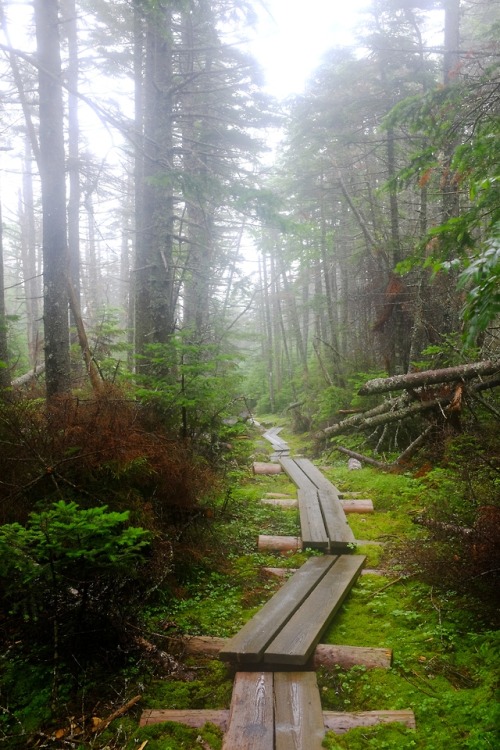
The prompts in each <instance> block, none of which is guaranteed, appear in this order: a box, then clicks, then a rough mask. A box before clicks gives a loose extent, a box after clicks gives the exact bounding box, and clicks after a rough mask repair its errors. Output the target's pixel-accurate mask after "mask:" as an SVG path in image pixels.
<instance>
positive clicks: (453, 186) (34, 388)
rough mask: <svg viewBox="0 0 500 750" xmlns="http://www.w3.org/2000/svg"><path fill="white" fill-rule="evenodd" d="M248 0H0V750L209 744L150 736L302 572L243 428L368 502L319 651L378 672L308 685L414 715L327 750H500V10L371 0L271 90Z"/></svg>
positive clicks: (353, 672)
mask: <svg viewBox="0 0 500 750" xmlns="http://www.w3.org/2000/svg"><path fill="white" fill-rule="evenodd" d="M269 2H270V6H271V5H272V0H269ZM265 5H266V3H260V2H255V1H254V0H217V2H209V0H182V1H179V2H177V1H176V0H133V1H131V0H114V1H113V2H103V1H102V0H33V2H24V0H0V53H1V54H0V72H1V75H0V105H1V122H2V142H1V144H0V152H1V164H0V167H1V171H2V181H1V194H0V203H1V205H0V209H1V211H0V745H2V747H5V748H6V750H42V749H43V750H45V748H47V749H49V750H51V749H52V748H53V749H54V750H145V749H146V750H181V748H182V749H183V750H186V749H187V750H195V749H196V750H197V749H198V748H203V750H220V748H221V746H222V736H221V731H220V729H219V728H218V727H216V726H205V727H203V728H201V729H196V730H194V729H192V728H191V729H190V728H188V727H186V726H182V725H179V724H172V723H168V724H159V725H156V726H149V727H142V726H140V725H139V722H140V716H141V713H142V711H143V710H147V709H154V708H179V709H187V708H192V709H197V708H200V709H201V708H203V709H227V708H228V706H229V703H230V698H231V687H232V675H231V674H230V672H229V670H228V668H227V667H226V666H225V665H224V664H223V663H222V662H221V661H219V660H218V659H217V658H216V657H215V656H214V655H212V656H210V655H207V654H202V653H197V654H192V653H190V651H189V643H190V639H192V638H193V637H194V636H213V637H217V638H227V637H229V636H231V635H232V634H234V633H235V632H236V631H238V629H239V628H240V627H241V626H242V624H243V623H244V622H246V621H247V620H248V619H249V618H250V617H251V616H252V615H253V613H255V612H256V611H257V610H258V609H259V608H260V607H261V606H262V605H263V603H264V602H265V601H266V600H268V599H269V597H271V596H272V594H273V593H274V592H275V591H276V589H277V587H278V586H279V581H278V580H277V579H276V578H273V577H269V575H268V574H266V572H265V571H264V569H265V568H276V567H285V568H287V569H292V568H295V567H297V566H299V565H301V564H302V563H303V562H305V561H306V559H307V558H308V557H309V556H311V555H313V554H315V553H314V552H313V551H311V550H305V551H301V552H296V553H293V554H283V555H279V554H270V553H269V554H267V553H263V552H259V551H258V549H257V537H258V535H259V534H263V533H264V534H265V533H267V534H269V535H294V536H296V535H297V534H298V528H299V525H298V517H297V511H296V510H293V509H291V510H290V509H289V510H283V509H280V508H277V507H273V506H270V505H268V504H262V503H261V502H260V500H261V498H262V497H263V495H264V494H266V493H282V494H286V495H288V494H290V495H293V494H294V487H293V486H292V485H290V484H289V483H288V482H287V480H286V479H285V478H284V476H283V475H276V476H271V477H263V476H256V475H254V474H253V473H252V470H251V467H252V464H253V463H254V462H255V461H264V462H266V461H268V459H269V457H270V450H269V446H268V445H267V444H266V443H265V442H263V440H262V437H261V434H260V432H259V430H258V429H257V427H256V425H255V421H254V420H255V419H256V420H258V421H259V422H261V423H262V424H263V425H275V426H278V425H279V426H281V427H283V428H284V430H283V434H284V436H285V438H286V440H287V441H288V442H289V444H290V447H291V450H292V453H294V454H300V453H303V454H305V455H307V456H308V457H309V458H311V460H313V461H314V462H315V463H316V464H317V465H318V466H320V467H322V470H323V471H324V472H325V474H326V476H327V477H328V478H329V479H330V480H331V482H332V483H333V484H334V485H336V486H337V487H338V488H339V489H340V490H341V491H345V492H352V493H361V495H360V496H364V497H367V498H370V499H372V500H373V503H374V506H375V513H373V514H357V515H353V516H351V519H350V521H351V525H352V527H353V531H354V534H355V537H356V538H357V539H358V540H359V539H361V540H365V541H372V542H377V544H366V545H361V547H360V549H359V551H360V553H362V554H366V555H367V558H368V561H367V567H368V568H370V569H374V570H376V571H378V572H377V574H373V573H372V574H369V575H364V576H362V577H360V579H359V581H358V582H357V584H356V586H355V587H354V589H353V591H352V593H351V594H350V596H349V597H348V598H347V599H346V601H345V603H344V605H343V607H342V609H341V611H340V612H339V614H338V616H337V617H336V619H335V620H334V621H333V624H332V625H331V627H330V629H329V630H328V632H327V633H326V635H325V638H326V640H327V642H328V643H337V644H345V645H352V646H374V647H375V646H376V647H386V648H388V649H392V650H393V653H394V661H393V665H392V667H391V668H390V669H380V668H377V669H362V668H359V667H356V668H352V669H344V668H340V667H339V668H328V669H327V668H324V669H323V668H322V669H320V670H319V673H318V676H319V680H320V689H321V696H322V700H323V706H324V709H325V710H328V711H368V710H398V709H411V710H413V711H414V713H415V716H416V722H417V729H416V730H411V729H408V728H405V727H403V726H402V725H396V724H391V725H387V726H381V727H372V728H369V727H364V728H358V729H354V730H352V731H350V732H348V733H347V734H345V735H343V736H340V735H339V736H336V735H334V734H333V733H331V732H330V733H328V734H327V736H326V738H325V748H329V749H330V750H338V749H339V748H346V749H348V750H358V748H359V749H360V750H362V749H364V748H380V750H382V749H383V748H389V749H390V748H394V750H396V748H397V749H398V750H401V749H403V750H405V749H406V748H408V750H409V749H410V748H418V749H420V750H449V749H450V748H465V749H467V750H490V749H493V748H497V747H498V746H500V737H499V736H498V734H497V728H498V726H500V714H499V710H498V705H499V704H498V701H496V698H497V697H498V687H499V685H498V674H499V673H500V669H499V667H500V664H499V655H500V642H499V636H498V633H499V630H498V625H499V618H498V612H499V609H498V605H499V600H498V591H499V586H498V583H499V577H500V549H499V548H500V523H499V521H500V431H499V424H500V397H499V396H500V375H499V373H500V369H499V363H500V177H499V172H498V165H499V164H500V43H499V40H500V33H499V31H500V4H499V3H494V2H491V1H490V0H367V2H366V8H365V9H364V10H363V11H362V12H361V11H360V12H359V16H358V21H359V24H358V26H357V31H356V33H354V31H353V35H352V38H351V41H350V42H349V44H345V45H339V44H336V45H335V46H332V47H331V48H329V49H327V50H326V51H325V53H324V55H323V56H322V57H321V60H320V61H319V62H318V64H317V66H316V68H315V69H314V70H313V71H312V72H311V75H310V76H309V79H308V80H307V81H306V82H305V83H304V86H303V88H302V89H301V90H300V91H299V90H297V91H296V92H295V93H294V94H293V95H291V96H289V97H286V98H284V99H278V98H276V97H274V96H272V95H271V94H270V93H269V90H268V88H267V87H266V84H265V79H264V71H263V70H262V69H261V67H260V65H259V64H258V62H257V60H256V59H255V58H254V57H253V56H252V54H251V53H250V49H251V43H252V40H254V41H258V40H259V38H260V37H259V35H260V33H261V23H262V18H261V16H260V14H261V13H263V14H264V15H265V16H266V18H267V16H268V15H269V16H272V13H270V14H268V12H267V10H266V9H265V7H264V6H265ZM300 5H301V4H297V3H295V4H293V3H289V4H288V5H287V14H288V12H290V13H291V12H292V9H293V10H294V11H295V10H296V7H295V6H297V8H298V7H299V6H300ZM319 5H323V6H324V7H325V8H326V7H327V6H328V8H329V9H330V8H334V9H336V10H337V9H338V12H340V11H341V10H342V9H343V7H344V6H343V4H341V3H330V4H328V3H319ZM344 5H345V4H344ZM288 6H289V7H288ZM346 7H347V6H346ZM309 11H310V9H309V8H308V7H305V8H304V10H303V11H302V8H300V12H304V13H309ZM318 24H319V22H318ZM315 39H316V38H315ZM309 41H310V40H309ZM297 49H302V46H299V47H297ZM349 462H350V463H351V465H354V466H356V467H357V469H355V470H349V469H348V468H347V467H348V464H349ZM328 562H329V561H328ZM235 750H236V749H235Z"/></svg>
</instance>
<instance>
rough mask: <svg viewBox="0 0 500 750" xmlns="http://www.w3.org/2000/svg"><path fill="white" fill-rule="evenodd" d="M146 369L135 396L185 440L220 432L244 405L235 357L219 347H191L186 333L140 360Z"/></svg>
mask: <svg viewBox="0 0 500 750" xmlns="http://www.w3.org/2000/svg"><path fill="white" fill-rule="evenodd" d="M143 360H144V361H146V360H147V363H148V372H147V374H146V375H139V376H138V377H137V381H138V383H139V387H138V389H137V391H136V393H137V396H138V397H139V398H140V399H141V400H142V401H143V402H144V403H147V404H151V405H153V406H154V407H155V409H157V410H158V412H159V413H161V414H162V415H163V418H164V419H165V420H166V422H167V424H168V425H169V426H171V427H172V428H173V429H177V430H179V431H181V433H182V435H183V437H190V438H194V439H195V440H198V441H199V440H200V439H202V436H203V435H204V434H205V433H206V434H208V435H210V434H212V433H214V432H216V431H217V430H218V428H219V427H220V425H221V421H222V419H223V418H224V417H228V416H232V414H233V413H234V409H235V408H236V409H237V408H238V406H235V404H237V405H239V406H240V410H241V405H242V404H243V401H242V400H240V389H241V376H240V374H239V373H238V369H237V359H236V357H235V356H232V355H229V354H226V353H224V352H222V351H221V350H220V347H219V346H218V345H217V344H203V345H201V344H193V343H191V342H190V341H189V333H186V332H183V333H182V334H180V335H179V336H178V337H176V338H173V339H172V340H171V341H170V343H169V344H166V345H159V344H157V345H154V346H150V347H148V352H147V355H146V356H145V357H143V358H139V360H138V365H139V369H140V366H141V361H143Z"/></svg>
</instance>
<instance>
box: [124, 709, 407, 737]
mask: <svg viewBox="0 0 500 750" xmlns="http://www.w3.org/2000/svg"><path fill="white" fill-rule="evenodd" d="M164 721H174V722H177V723H179V724H185V725H186V726H188V727H192V728H193V729H201V728H202V727H203V726H205V724H206V723H207V722H210V723H211V724H215V726H217V727H219V729H222V731H223V732H225V731H226V730H227V727H228V721H229V709H226V708H222V709H219V710H217V709H215V710H212V709H181V708H151V709H148V710H147V711H143V713H142V716H141V718H140V721H139V726H141V727H146V726H150V725H151V724H161V723H163V722H164ZM323 721H324V724H325V729H326V730H327V731H330V732H334V733H335V734H345V733H346V732H348V731H349V730H350V729H355V728H356V727H374V726H377V724H390V723H392V722H397V723H400V724H405V725H406V726H407V727H409V728H410V729H415V728H416V724H415V715H414V713H413V711H411V710H405V709H403V710H399V711H356V712H351V713H346V712H344V711H323Z"/></svg>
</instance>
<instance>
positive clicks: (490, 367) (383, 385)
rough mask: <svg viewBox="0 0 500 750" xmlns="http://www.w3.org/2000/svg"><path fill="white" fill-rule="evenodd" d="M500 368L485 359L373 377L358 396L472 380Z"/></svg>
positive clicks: (497, 363)
mask: <svg viewBox="0 0 500 750" xmlns="http://www.w3.org/2000/svg"><path fill="white" fill-rule="evenodd" d="M499 369H500V362H494V361H493V360H490V359H488V360H485V361H483V362H471V363H469V364H466V365H459V366H458V367H446V368H443V369H441V370H424V371H423V372H410V373H407V374H406V375H392V376H390V377H388V378H374V380H368V381H367V382H366V383H365V384H364V385H363V386H362V387H361V388H360V389H359V391H358V394H359V395H360V396H367V395H368V394H372V393H387V392H388V391H398V390H403V389H408V388H419V387H420V386H427V385H435V384H436V383H451V382H453V381H454V380H472V379H473V378H477V377H479V376H480V375H494V374H495V373H496V372H498V370H499Z"/></svg>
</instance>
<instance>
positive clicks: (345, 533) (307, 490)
mask: <svg viewBox="0 0 500 750" xmlns="http://www.w3.org/2000/svg"><path fill="white" fill-rule="evenodd" d="M280 464H281V466H282V467H283V470H284V471H285V472H286V473H287V474H288V476H289V477H290V479H291V480H292V482H293V483H294V484H295V485H296V486H297V497H298V501H299V514H300V532H301V538H302V545H303V546H304V547H311V548H312V549H322V550H325V551H326V552H332V553H333V552H341V553H347V552H349V551H350V550H352V549H353V545H354V544H355V538H354V534H353V533H352V530H351V527H350V526H349V524H348V522H347V518H346V514H345V511H344V507H343V505H342V501H341V499H340V496H339V495H340V493H339V491H338V490H337V488H336V487H335V486H334V485H333V484H332V483H331V482H329V481H328V479H326V477H324V476H323V474H322V473H321V472H320V470H319V469H317V468H316V466H314V464H313V463H311V461H309V460H308V459H307V458H291V457H290V456H286V457H282V458H280Z"/></svg>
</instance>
